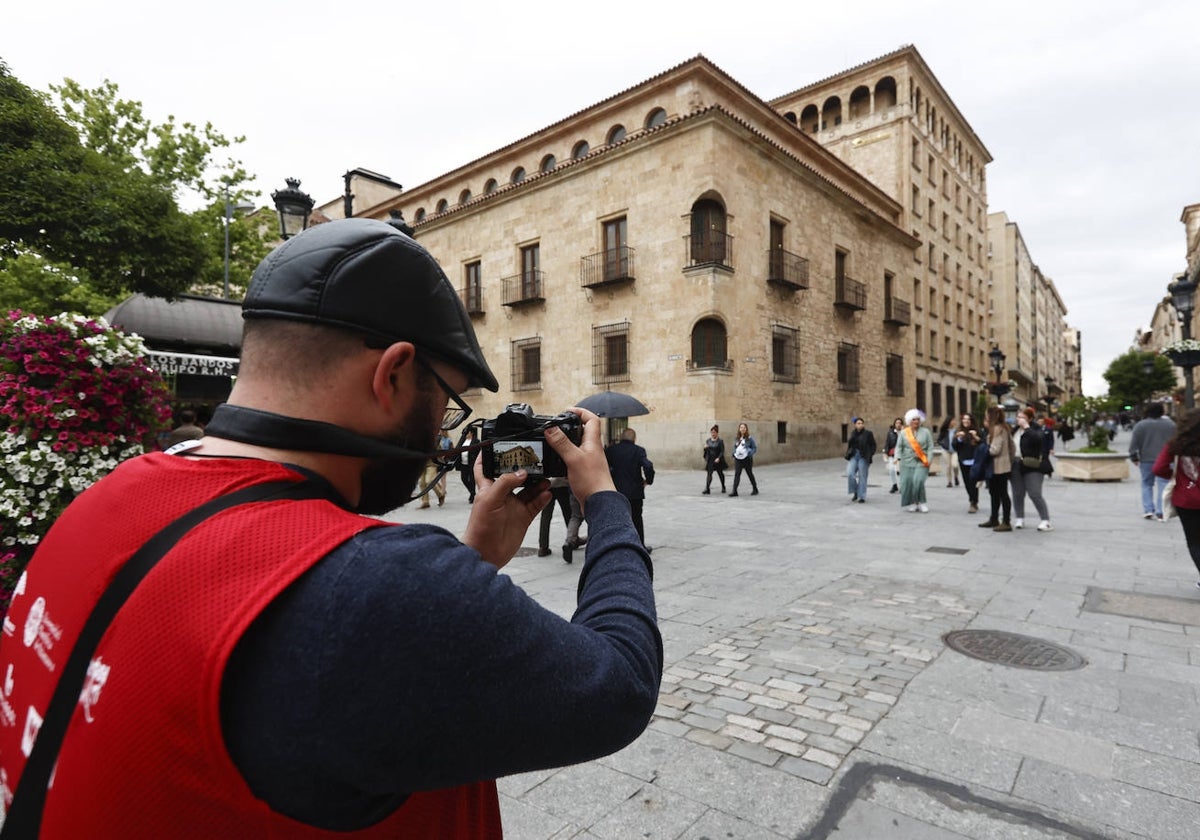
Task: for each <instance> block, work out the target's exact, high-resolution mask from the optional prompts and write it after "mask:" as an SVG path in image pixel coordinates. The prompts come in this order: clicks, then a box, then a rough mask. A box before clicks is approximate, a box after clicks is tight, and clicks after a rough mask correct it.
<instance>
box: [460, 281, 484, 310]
mask: <svg viewBox="0 0 1200 840" xmlns="http://www.w3.org/2000/svg"><path fill="white" fill-rule="evenodd" d="M458 296H459V297H460V298H461V299H462V302H463V306H464V307H465V308H466V310H467V314H468V315H482V314H483V286H482V285H480V284H477V283H468V284H467V285H465V286H463V287H462V288H461V289H459V290H458Z"/></svg>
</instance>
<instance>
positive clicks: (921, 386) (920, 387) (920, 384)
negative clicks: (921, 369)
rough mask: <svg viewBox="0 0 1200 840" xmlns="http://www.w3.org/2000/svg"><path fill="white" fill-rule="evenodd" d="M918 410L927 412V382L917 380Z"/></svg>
mask: <svg viewBox="0 0 1200 840" xmlns="http://www.w3.org/2000/svg"><path fill="white" fill-rule="evenodd" d="M917 410H918V411H924V410H925V380H924V379H918V380H917Z"/></svg>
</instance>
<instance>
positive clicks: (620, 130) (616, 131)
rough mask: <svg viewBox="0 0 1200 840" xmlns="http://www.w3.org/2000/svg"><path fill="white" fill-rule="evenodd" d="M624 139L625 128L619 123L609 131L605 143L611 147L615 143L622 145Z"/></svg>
mask: <svg viewBox="0 0 1200 840" xmlns="http://www.w3.org/2000/svg"><path fill="white" fill-rule="evenodd" d="M624 139H625V126H623V125H621V124H620V123H618V124H617V125H614V126H613V127H612V128H610V129H609V130H608V137H607V139H605V141H604V142H605V143H607V144H609V145H610V146H611V145H612V144H613V143H620V142H621V141H622V140H624Z"/></svg>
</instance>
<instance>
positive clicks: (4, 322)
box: [0, 312, 171, 612]
mask: <svg viewBox="0 0 1200 840" xmlns="http://www.w3.org/2000/svg"><path fill="white" fill-rule="evenodd" d="M144 356H145V346H144V345H143V343H142V340H141V338H139V337H137V336H133V335H125V334H123V333H121V332H118V331H116V330H114V329H112V328H111V327H109V326H108V324H107V323H105V322H104V320H103V319H91V318H86V317H84V316H82V315H72V314H65V313H64V314H62V315H56V316H54V317H52V318H43V317H39V316H35V315H27V314H23V313H21V312H10V313H8V315H7V316H6V317H5V318H3V319H0V425H2V426H3V429H4V432H5V434H4V436H3V437H2V438H0V612H3V611H5V610H7V608H8V602H9V600H10V598H11V595H12V590H13V588H14V587H15V586H16V583H17V580H18V579H19V578H20V576H21V572H22V571H24V569H25V565H26V564H27V563H28V562H29V558H30V557H32V556H33V551H34V549H35V547H36V546H37V544H38V542H39V541H40V540H41V538H42V537H43V536H44V535H45V533H46V531H48V530H49V528H50V525H51V524H53V522H54V520H55V519H56V518H57V517H58V515H59V514H60V513H61V512H62V510H63V509H64V508H65V507H66V506H67V505H68V504H70V502H71V501H72V500H73V499H74V498H75V496H76V495H78V494H79V493H82V492H83V491H84V490H86V489H87V488H88V487H89V486H90V485H91V484H92V483H94V482H95V481H97V480H98V479H100V478H102V477H103V476H105V475H106V474H108V473H109V472H110V471H111V470H112V469H113V468H114V467H116V466H117V464H118V463H120V462H121V461H122V460H124V459H126V458H130V457H133V456H134V455H140V454H142V452H143V451H144V447H143V441H146V440H151V441H152V440H153V436H154V435H155V434H157V433H158V432H159V431H160V430H161V429H163V428H165V427H166V426H167V423H168V421H169V419H170V414H171V412H170V408H169V406H168V404H167V398H168V392H167V389H166V386H165V385H164V384H163V381H162V378H161V377H160V376H159V375H158V374H157V373H156V372H155V371H154V370H152V369H151V368H150V367H149V366H147V364H146V362H145V360H144Z"/></svg>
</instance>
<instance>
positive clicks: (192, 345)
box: [104, 294, 242, 357]
mask: <svg viewBox="0 0 1200 840" xmlns="http://www.w3.org/2000/svg"><path fill="white" fill-rule="evenodd" d="M104 319H105V320H106V321H108V322H109V323H110V324H112V325H113V326H114V327H117V328H118V329H120V330H122V331H124V332H131V333H137V334H138V335H140V336H141V337H142V338H143V339H144V340H145V342H146V346H147V347H148V348H149V349H151V350H167V351H171V352H178V353H196V354H205V355H214V356H234V357H236V356H240V355H241V349H242V307H241V302H240V301H236V300H223V299H221V298H209V297H198V296H195V295H181V296H180V297H178V298H176V299H175V300H167V299H165V298H157V297H147V296H146V295H142V294H136V295H134V296H133V297H131V298H128V299H126V300H124V301H122V302H121V303H119V304H117V305H116V306H114V307H113V308H112V309H110V310H108V311H107V312H105V313H104Z"/></svg>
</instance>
